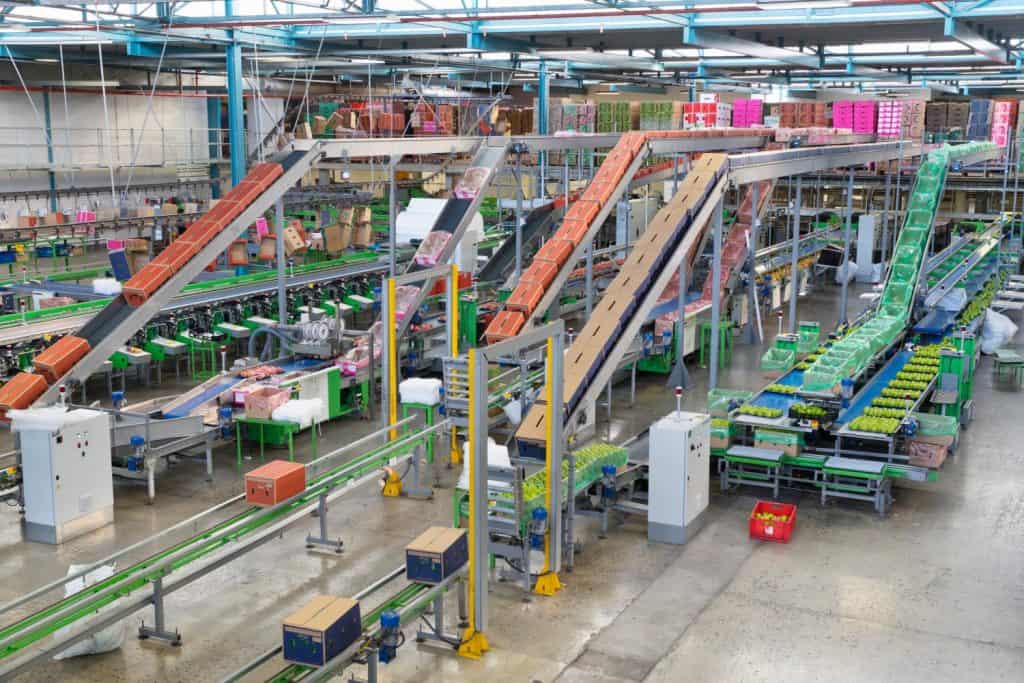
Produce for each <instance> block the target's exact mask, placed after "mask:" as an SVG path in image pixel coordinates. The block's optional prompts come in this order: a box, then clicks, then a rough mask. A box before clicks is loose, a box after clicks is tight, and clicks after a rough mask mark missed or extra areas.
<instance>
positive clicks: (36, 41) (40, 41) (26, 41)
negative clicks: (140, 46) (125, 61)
mask: <svg viewBox="0 0 1024 683" xmlns="http://www.w3.org/2000/svg"><path fill="white" fill-rule="evenodd" d="M113 42H114V41H112V40H109V39H104V40H96V39H95V38H91V39H90V38H82V39H78V40H71V39H67V38H62V39H59V40H54V39H53V38H32V37H26V38H4V39H3V40H2V41H0V43H3V44H4V45H37V46H46V47H51V46H53V47H56V46H57V45H84V46H85V47H89V46H90V45H110V44H111V43H113Z"/></svg>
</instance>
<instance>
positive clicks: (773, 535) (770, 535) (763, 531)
mask: <svg viewBox="0 0 1024 683" xmlns="http://www.w3.org/2000/svg"><path fill="white" fill-rule="evenodd" d="M760 513H769V514H773V515H779V516H782V515H785V517H786V521H785V522H773V521H768V520H763V519H757V517H756V515H758V514H760ZM795 524H796V505H790V504H789V503H773V502H772V501H770V500H759V501H757V503H755V504H754V509H753V510H751V512H750V537H751V538H756V539H758V540H761V541H775V542H777V543H789V537H790V536H792V535H793V526H794V525H795Z"/></svg>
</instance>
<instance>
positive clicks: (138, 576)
mask: <svg viewBox="0 0 1024 683" xmlns="http://www.w3.org/2000/svg"><path fill="white" fill-rule="evenodd" d="M426 438H427V437H425V436H422V435H419V434H413V435H410V436H409V437H402V438H400V439H398V440H397V441H396V442H391V443H389V444H385V445H384V446H381V447H379V448H376V449H374V450H372V451H370V452H369V453H366V454H365V455H363V456H361V457H359V458H355V459H354V460H351V461H349V462H347V463H345V464H343V465H339V466H338V467H335V468H333V469H331V470H329V471H327V472H325V473H324V474H322V475H320V476H318V477H316V478H315V479H313V480H312V482H310V483H309V484H308V485H307V487H306V490H305V492H304V493H303V494H302V495H300V496H297V497H296V498H294V499H293V500H291V501H290V502H288V503H287V504H285V505H283V506H281V507H279V508H273V509H270V510H265V509H264V508H259V507H252V508H249V509H248V510H245V511H243V512H241V513H239V514H238V515H236V516H234V517H232V518H230V519H228V520H226V521H224V522H221V523H219V524H216V525H214V526H213V527H211V528H209V529H207V530H206V531H204V532H202V533H200V534H198V535H196V536H193V537H192V538H189V539H188V540H185V541H182V542H181V543H178V544H177V545H174V546H172V547H170V548H168V549H167V550H164V551H162V552H159V553H157V554H155V555H153V556H151V557H149V558H146V559H145V560H142V561H141V562H138V563H137V564H135V565H132V566H131V567H129V568H127V569H125V570H124V571H121V572H118V573H117V574H114V575H113V576H111V577H110V578H108V579H105V580H104V581H100V582H99V583H96V584H93V585H92V586H89V587H87V588H85V589H84V590H82V591H80V592H78V593H75V594H74V595H69V596H68V597H66V598H64V599H62V600H60V601H58V602H55V603H54V604H52V605H50V606H49V607H46V608H44V609H42V610H40V611H38V612H36V613H35V614H32V615H31V616H29V617H26V618H25V619H22V620H21V621H18V622H16V623H14V624H11V625H10V626H7V627H4V628H3V629H2V630H0V640H7V639H8V638H10V637H12V636H17V635H18V634H23V635H22V636H21V637H20V638H18V639H17V640H15V641H13V642H11V643H8V644H7V645H6V646H5V647H4V648H3V649H0V661H3V660H4V659H6V658H8V657H10V656H11V655H13V654H15V653H16V652H19V651H20V650H23V649H24V648H26V647H29V646H30V645H32V644H34V643H36V642H38V641H40V640H42V639H43V638H45V637H47V636H49V635H51V634H52V633H54V632H55V631H57V630H58V629H61V628H63V627H65V626H68V625H69V624H73V623H74V622H76V621H78V620H79V619H83V618H85V617H88V616H91V615H93V614H95V612H96V611H97V610H99V609H101V608H103V607H106V606H107V605H110V604H112V603H114V602H116V601H117V600H119V599H121V598H124V597H127V596H128V595H130V594H131V593H133V592H134V591H136V590H138V589H139V588H142V587H143V586H145V585H146V584H148V583H151V582H153V581H155V580H156V579H158V578H162V577H164V576H167V575H168V574H170V573H171V572H173V571H174V570H176V569H180V568H182V567H184V566H185V565H187V564H190V563H191V562H195V561H196V560H199V559H201V558H203V557H205V556H207V555H209V554H210V553H212V552H213V551H215V550H217V549H219V548H221V547H223V546H225V545H228V544H229V543H233V542H235V541H237V540H239V539H240V538H242V537H244V536H246V535H247V534H249V533H251V532H253V531H255V530H257V529H259V528H261V527H263V526H265V525H267V524H269V523H271V522H274V521H276V520H278V519H280V518H282V517H284V516H286V515H287V514H288V513H290V512H292V511H293V510H295V509H297V508H299V507H301V506H302V505H305V504H307V503H310V502H313V501H315V500H316V499H317V498H318V497H319V496H320V495H321V494H323V493H326V492H328V491H330V490H331V489H333V488H336V487H338V486H342V485H344V484H347V483H348V482H350V481H352V480H355V479H358V478H360V477H362V476H364V475H365V474H367V473H368V472H369V471H371V470H373V469H375V468H376V467H378V465H379V464H380V463H379V461H380V460H382V459H391V458H394V457H399V456H401V455H403V454H405V453H407V452H409V451H410V450H412V449H413V448H415V447H416V446H418V445H420V443H421V442H423V441H424V440H425V439H426ZM396 443H397V444H399V446H398V447H397V448H396V447H395V444H396ZM350 468H351V469H352V471H351V472H349V473H348V474H347V476H344V477H341V478H339V479H337V480H334V481H330V482H327V483H321V482H323V481H324V480H325V479H328V478H330V477H331V476H333V475H335V474H337V473H338V472H341V471H343V470H346V469H350ZM241 522H245V523H244V524H243V525H242V526H240V527H239V528H238V529H237V530H235V532H234V533H232V534H229V535H227V536H224V537H223V538H220V539H213V540H210V539H211V538H212V537H213V536H215V535H217V534H218V533H219V532H220V531H223V530H224V529H226V528H228V527H230V526H231V525H234V524H238V523H241ZM206 541H209V542H206ZM192 546H195V547H194V549H193V550H192V551H191V552H189V553H187V554H185V555H182V556H181V557H180V558H178V559H177V560H176V561H174V562H173V563H171V564H170V565H168V567H166V568H163V569H159V570H154V571H152V572H146V570H147V569H149V568H150V567H153V566H154V565H155V564H157V563H159V562H160V561H161V560H163V559H165V558H167V557H169V556H171V555H173V554H174V553H177V552H179V551H181V550H185V549H187V548H189V547H192ZM133 577H134V578H133ZM122 583H123V584H124V585H122V586H121V587H120V589H119V590H116V591H114V592H112V593H110V594H109V595H105V596H101V597H98V598H94V599H90V598H93V596H96V595H97V594H98V593H101V592H103V591H105V590H107V589H109V588H112V587H115V586H118V585H119V584H122ZM76 604H77V605H80V607H79V608H78V609H76V610H74V611H72V612H69V613H68V614H66V615H64V616H63V617H61V618H59V619H57V620H55V621H53V622H52V623H49V624H46V625H43V626H40V627H39V628H33V627H34V626H35V625H36V624H39V623H40V622H41V621H43V620H44V619H47V618H48V617H50V616H52V615H54V614H56V613H58V612H60V611H61V610H63V609H65V608H67V607H70V606H72V605H76Z"/></svg>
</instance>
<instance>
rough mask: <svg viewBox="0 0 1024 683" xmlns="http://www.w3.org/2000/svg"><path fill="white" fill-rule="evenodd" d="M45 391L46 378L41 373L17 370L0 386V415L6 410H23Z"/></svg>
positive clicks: (3, 414) (4, 413)
mask: <svg viewBox="0 0 1024 683" xmlns="http://www.w3.org/2000/svg"><path fill="white" fill-rule="evenodd" d="M44 391H46V379H45V378H44V377H43V376H42V375H35V374H32V373H30V372H19V373H18V374H17V375H15V376H14V377H12V378H11V379H10V380H9V381H8V382H7V383H6V384H4V385H3V387H0V416H5V415H6V413H7V411H8V410H23V409H25V408H28V407H29V406H30V405H32V403H33V402H34V401H35V400H36V399H37V398H39V397H40V396H42V395H43V392H44Z"/></svg>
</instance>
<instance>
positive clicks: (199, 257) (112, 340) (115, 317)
mask: <svg viewBox="0 0 1024 683" xmlns="http://www.w3.org/2000/svg"><path fill="white" fill-rule="evenodd" d="M321 156H322V153H321V152H320V148H319V147H318V146H314V147H312V148H311V149H310V150H309V151H306V152H292V153H290V154H288V155H287V156H286V157H285V158H284V159H282V160H281V162H280V167H281V169H283V171H281V172H280V173H281V174H280V175H279V176H277V177H276V179H275V180H273V181H272V182H271V181H269V179H268V180H266V181H257V180H253V181H249V182H252V183H256V184H258V185H259V187H262V188H263V189H262V191H260V189H259V187H257V188H256V189H255V191H254V192H258V194H255V195H254V196H252V198H251V199H246V201H247V204H246V205H245V206H244V208H243V209H242V210H241V211H240V212H238V213H237V214H236V215H234V217H233V218H231V221H230V223H229V224H228V225H226V226H224V227H223V228H219V229H216V230H215V231H214V232H212V233H210V234H209V236H208V237H207V238H206V239H207V241H206V242H205V243H203V245H202V246H201V247H200V248H199V250H198V251H197V252H195V254H194V255H193V256H191V257H190V258H189V259H188V260H187V261H186V262H185V263H184V264H182V265H180V266H179V267H177V269H176V270H173V271H172V274H171V276H170V278H169V279H167V280H166V281H165V282H163V283H162V284H160V285H159V286H158V287H157V288H156V289H155V290H153V291H150V292H149V294H148V296H146V297H145V298H144V299H143V300H142V301H141V302H140V303H139V304H138V305H137V306H130V305H129V304H128V302H127V300H126V299H125V296H124V295H122V296H119V297H117V298H115V299H114V300H113V301H112V302H111V303H110V304H109V305H108V306H107V307H106V308H104V309H103V310H101V311H100V312H99V313H97V314H96V315H95V316H94V317H93V318H92V319H91V320H90V321H89V322H88V323H87V324H86V325H85V326H84V327H83V328H82V329H81V330H79V332H78V333H77V334H76V337H78V338H80V339H84V340H86V341H87V342H88V344H89V351H88V352H87V353H86V354H85V356H84V357H82V358H80V359H79V360H78V361H77V362H76V363H75V364H74V366H73V367H72V368H71V370H70V371H69V372H67V373H66V374H65V375H64V376H63V377H62V378H61V381H60V382H53V383H52V384H51V385H50V386H49V388H48V389H47V390H46V391H45V392H44V393H43V395H42V396H41V397H39V398H38V399H37V400H36V401H35V403H36V404H37V405H39V404H43V405H45V404H46V403H49V402H52V401H53V400H54V399H55V398H56V396H57V391H58V385H59V384H63V383H65V382H68V381H74V382H84V381H85V380H87V379H88V378H89V376H90V375H91V374H92V373H93V372H94V371H95V370H96V369H97V368H98V367H99V366H100V365H102V364H103V363H104V362H106V360H107V359H108V358H109V357H110V355H111V354H112V353H113V352H114V351H116V350H117V349H118V348H120V347H121V346H123V345H124V344H125V343H127V342H128V340H129V339H130V338H131V337H132V335H134V334H135V333H136V332H137V331H138V330H139V329H140V328H141V327H142V326H143V325H144V324H145V323H146V322H147V321H149V320H150V319H151V318H152V317H153V316H154V315H156V314H157V313H159V312H160V310H161V308H163V306H165V305H166V304H167V303H169V302H170V300H171V299H172V298H173V297H174V296H175V295H177V294H178V292H180V291H181V289H182V288H183V287H184V286H185V285H187V284H188V283H189V282H191V281H192V279H193V278H195V276H196V275H198V274H199V272H200V271H202V270H203V269H204V268H206V266H207V265H208V264H209V263H210V262H211V261H212V260H214V259H215V258H216V257H217V256H218V255H219V254H220V253H222V252H223V251H224V250H225V249H227V247H228V246H229V245H230V244H231V242H233V241H234V240H235V238H237V237H238V235H240V234H241V233H242V232H243V231H245V230H247V229H248V228H249V226H250V225H251V224H252V223H253V222H254V221H255V220H256V218H258V217H259V216H261V215H263V213H264V212H265V211H267V210H268V209H270V208H271V207H272V206H273V205H274V202H275V201H276V200H277V199H278V198H279V197H280V196H281V195H283V194H284V193H285V192H286V191H287V190H288V189H289V188H290V187H292V186H293V185H294V184H295V183H296V182H298V181H299V180H300V179H301V178H302V176H303V175H304V174H305V172H306V171H307V170H308V169H309V168H310V167H312V166H313V164H314V163H316V161H317V160H319V159H320V157H321ZM260 170H261V167H257V168H256V169H255V170H254V171H253V172H252V173H251V174H250V175H252V176H253V177H256V176H257V175H258V174H259V172H260ZM248 177H249V176H247V178H248ZM244 186H245V182H243V183H241V184H240V185H239V186H238V187H239V188H242V187H244ZM236 189H237V188H236ZM233 191H235V190H233ZM229 196H230V194H229ZM239 196H240V197H241V196H246V197H248V196H250V195H239ZM240 201H241V200H240ZM216 212H217V207H215V208H214V209H212V210H211V211H210V212H209V213H208V214H206V216H212V215H214V214H215V213H216ZM215 223H216V219H213V222H212V223H211V227H213V228H217V225H215ZM196 227H197V226H196V225H193V227H192V228H190V230H191V229H195V228H196ZM186 234H187V233H186ZM151 265H152V264H151ZM142 272H143V271H140V273H139V274H137V275H136V276H135V277H133V280H134V279H136V278H139V277H140V276H141V273H142ZM131 284H132V283H131V282H129V283H128V285H131ZM126 287H127V285H126ZM127 291H128V290H127V289H126V292H127ZM37 360H38V359H37Z"/></svg>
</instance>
